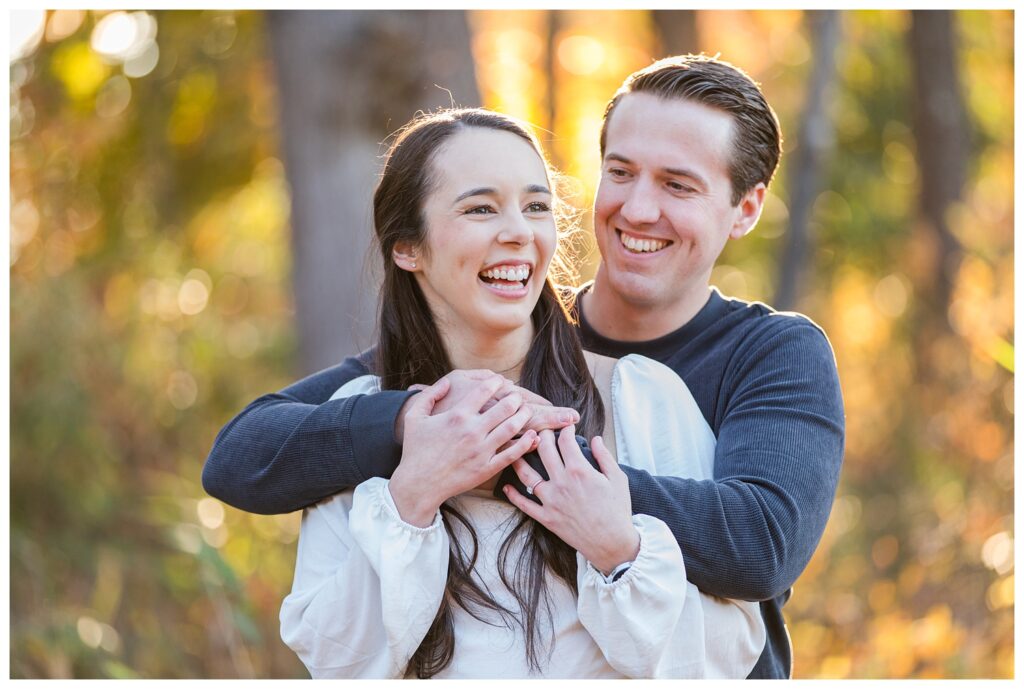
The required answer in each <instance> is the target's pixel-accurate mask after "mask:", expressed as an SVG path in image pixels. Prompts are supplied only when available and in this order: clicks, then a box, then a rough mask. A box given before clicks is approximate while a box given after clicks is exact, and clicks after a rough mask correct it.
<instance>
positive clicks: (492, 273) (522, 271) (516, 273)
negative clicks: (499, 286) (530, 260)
mask: <svg viewBox="0 0 1024 689" xmlns="http://www.w3.org/2000/svg"><path fill="white" fill-rule="evenodd" d="M480 276H481V277H485V278H489V279H491V280H508V281H510V282H523V281H524V280H526V278H528V277H530V266H527V265H522V266H503V267H501V268H490V269H488V270H485V271H483V272H482V273H480Z"/></svg>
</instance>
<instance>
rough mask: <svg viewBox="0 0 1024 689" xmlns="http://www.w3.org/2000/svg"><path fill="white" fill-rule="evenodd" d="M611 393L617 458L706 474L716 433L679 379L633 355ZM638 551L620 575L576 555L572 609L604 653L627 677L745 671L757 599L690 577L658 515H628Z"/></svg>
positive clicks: (739, 674) (761, 637)
mask: <svg viewBox="0 0 1024 689" xmlns="http://www.w3.org/2000/svg"><path fill="white" fill-rule="evenodd" d="M611 397H612V400H613V407H614V412H615V414H614V419H615V431H616V445H617V450H618V461H619V462H620V463H623V464H629V465H630V466H635V467H638V468H643V469H646V470H648V471H651V472H653V473H659V474H668V475H676V476H683V477H688V478H696V479H706V478H711V466H712V463H713V461H714V448H715V438H714V434H713V433H712V431H711V429H710V427H708V426H707V422H706V421H705V420H704V417H703V416H702V415H701V413H700V409H699V408H698V407H697V403H696V402H695V401H694V400H693V397H692V395H690V392H689V390H688V389H687V388H686V385H685V383H683V381H682V380H681V379H680V378H679V376H678V375H676V374H675V373H674V372H673V371H672V370H671V369H669V368H668V367H666V366H664V365H662V364H660V363H658V362H656V361H653V360H651V359H647V358H646V357H641V356H639V355H629V356H627V357H624V358H623V359H620V360H619V361H618V362H617V363H616V367H615V371H614V375H613V382H612V391H611ZM633 524H634V526H635V527H636V529H637V532H638V533H639V534H640V552H639V554H638V555H637V558H636V560H635V561H634V562H633V564H632V566H631V567H630V568H629V569H628V570H627V571H626V573H625V574H624V575H622V577H621V578H619V579H618V581H615V582H612V583H607V582H606V581H605V579H604V576H603V575H602V574H601V573H600V572H598V571H597V570H596V569H594V567H593V566H592V565H590V564H589V563H588V562H587V561H586V560H585V559H584V558H583V557H582V556H580V555H577V565H578V567H577V582H578V584H579V592H580V594H579V603H578V611H579V616H580V620H581V622H582V623H583V626H584V627H585V628H586V629H587V631H588V632H590V634H591V636H592V637H593V638H594V641H595V642H596V643H597V645H598V646H599V647H600V648H601V651H602V652H603V653H604V656H605V659H606V660H608V662H609V664H611V665H612V666H613V667H614V668H615V669H617V670H618V671H619V672H621V673H623V674H624V675H627V676H629V677H653V678H743V677H746V676H747V674H748V673H749V672H750V670H751V669H753V667H754V665H755V664H756V663H757V660H758V658H759V657H760V655H761V651H762V650H763V649H764V644H765V640H766V633H765V627H764V620H763V619H762V617H761V611H760V607H759V606H758V604H757V603H753V602H747V601H738V600H726V599H723V598H718V597H716V596H712V595H710V594H706V593H703V592H701V591H700V590H699V589H698V588H697V587H696V586H694V585H693V584H692V583H690V582H689V581H687V579H686V565H685V562H684V560H683V556H682V553H681V552H680V550H679V544H678V543H677V542H676V540H675V537H674V536H673V534H672V532H671V531H670V530H669V528H668V526H667V525H666V524H665V522H663V521H662V520H660V519H657V518H655V517H652V516H649V515H642V514H638V515H634V516H633Z"/></svg>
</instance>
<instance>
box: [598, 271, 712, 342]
mask: <svg viewBox="0 0 1024 689" xmlns="http://www.w3.org/2000/svg"><path fill="white" fill-rule="evenodd" d="M710 298H711V288H710V286H709V285H707V284H706V283H704V284H697V285H695V286H694V288H693V289H692V290H690V291H689V292H687V293H686V294H685V295H683V297H682V298H680V299H677V300H675V301H674V302H672V303H671V304H668V305H663V304H643V303H637V302H632V301H627V300H626V299H623V298H622V296H621V295H620V294H619V293H618V292H616V291H615V289H614V288H612V286H611V285H610V284H609V282H608V279H607V274H606V273H605V272H604V266H602V267H601V268H599V269H598V272H597V275H596V276H595V277H594V285H593V287H591V289H590V291H589V292H587V294H586V296H585V298H584V300H583V301H581V302H580V309H582V310H584V312H585V314H586V317H587V323H588V324H589V325H590V327H591V328H593V329H594V330H595V331H596V332H597V334H598V335H601V336H602V337H607V338H608V339H610V340H619V341H620V342H647V341H649V340H655V339H657V338H659V337H663V336H665V335H668V334H669V333H671V332H674V331H676V330H678V329H679V328H681V327H683V326H684V325H686V324H687V323H689V322H690V321H691V320H692V319H693V317H694V316H696V315H697V313H698V312H699V311H700V310H701V309H702V308H704V305H705V304H707V303H708V299H710Z"/></svg>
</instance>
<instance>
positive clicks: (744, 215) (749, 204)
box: [729, 182, 766, 239]
mask: <svg viewBox="0 0 1024 689" xmlns="http://www.w3.org/2000/svg"><path fill="white" fill-rule="evenodd" d="M765 191H766V187H765V186H764V182H758V183H757V185H755V186H754V187H753V188H752V189H751V190H750V191H748V192H747V193H746V194H744V195H743V198H742V199H740V202H739V204H737V206H736V217H735V218H734V220H733V224H732V229H731V230H729V236H730V237H732V238H733V239H740V238H741V237H743V236H744V235H746V234H747V233H748V232H750V231H751V230H752V229H754V225H756V224H757V220H758V218H760V217H761V211H762V210H763V209H764V195H765Z"/></svg>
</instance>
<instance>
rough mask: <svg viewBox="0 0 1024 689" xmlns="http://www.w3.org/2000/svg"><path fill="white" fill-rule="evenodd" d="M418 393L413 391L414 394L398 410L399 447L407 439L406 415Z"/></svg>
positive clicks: (396, 429)
mask: <svg viewBox="0 0 1024 689" xmlns="http://www.w3.org/2000/svg"><path fill="white" fill-rule="evenodd" d="M417 392H419V390H415V391H413V394H411V395H409V396H408V397H407V398H406V400H405V402H403V403H402V407H401V408H400V409H399V410H398V415H397V416H396V417H395V442H396V443H398V444H399V445H401V444H402V440H403V439H404V438H405V413H406V412H407V411H409V404H410V403H411V402H412V399H413V397H415V396H416V393H417Z"/></svg>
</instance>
